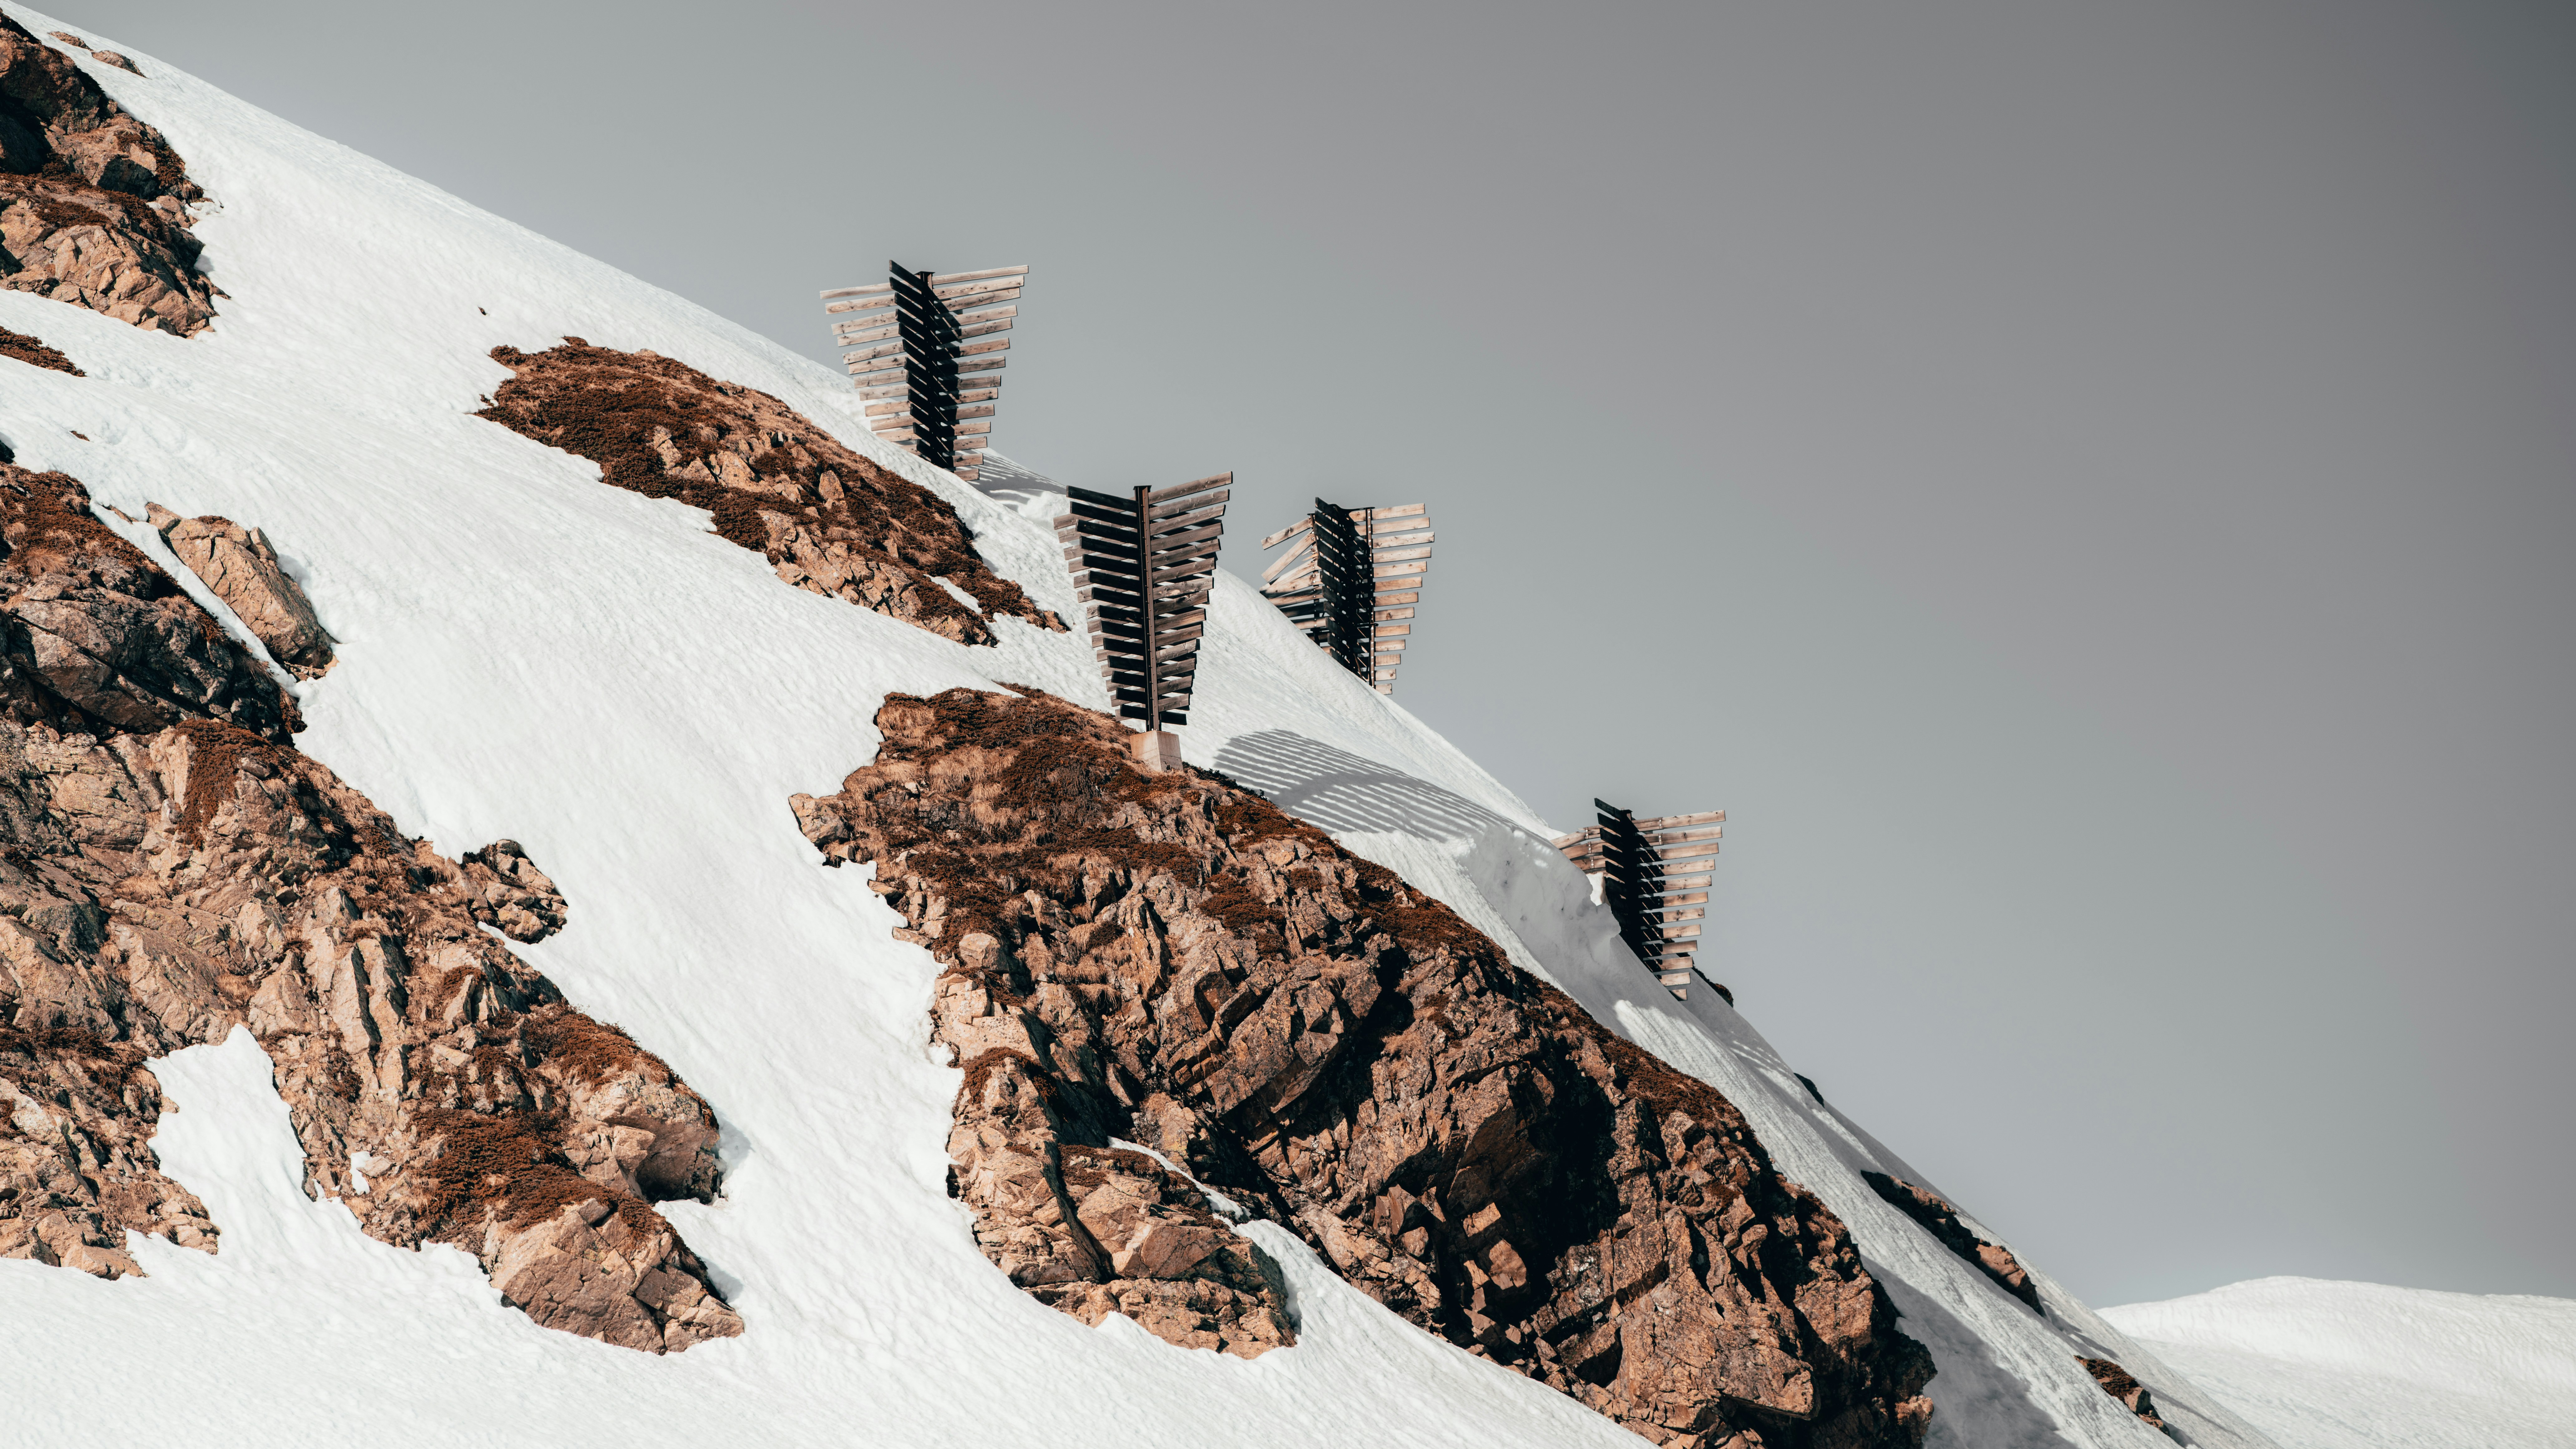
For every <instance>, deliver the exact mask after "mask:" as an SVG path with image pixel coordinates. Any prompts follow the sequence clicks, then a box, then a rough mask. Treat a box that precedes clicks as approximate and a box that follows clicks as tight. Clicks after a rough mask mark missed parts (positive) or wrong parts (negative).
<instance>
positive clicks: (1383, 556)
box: [1373, 548, 1431, 573]
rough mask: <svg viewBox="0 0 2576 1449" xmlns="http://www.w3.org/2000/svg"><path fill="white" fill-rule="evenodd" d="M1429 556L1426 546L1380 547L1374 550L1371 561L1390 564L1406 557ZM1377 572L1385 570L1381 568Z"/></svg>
mask: <svg viewBox="0 0 2576 1449" xmlns="http://www.w3.org/2000/svg"><path fill="white" fill-rule="evenodd" d="M1429 557H1431V550H1429V549H1427V548H1381V549H1378V550H1377V551H1376V552H1375V554H1374V556H1373V561H1374V562H1376V563H1379V564H1391V563H1402V562H1404V561H1405V560H1406V559H1413V558H1429ZM1379 572H1380V573H1384V572H1385V570H1384V569H1383V568H1381V569H1380V570H1379Z"/></svg>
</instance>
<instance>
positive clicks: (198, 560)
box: [149, 503, 335, 679]
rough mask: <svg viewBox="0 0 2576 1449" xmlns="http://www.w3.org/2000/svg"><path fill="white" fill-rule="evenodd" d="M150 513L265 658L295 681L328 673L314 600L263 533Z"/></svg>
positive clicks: (326, 646)
mask: <svg viewBox="0 0 2576 1449" xmlns="http://www.w3.org/2000/svg"><path fill="white" fill-rule="evenodd" d="M149 511H150V516H151V519H152V527H153V529H154V531H155V532H158V533H159V534H160V535H161V541H162V542H164V543H166V544H168V545H170V551H171V552H172V553H174V554H177V555H178V556H179V562H181V563H183V564H186V565H187V566H188V567H189V569H190V570H191V571H192V572H194V573H195V574H196V576H197V577H198V578H200V579H203V580H205V583H206V587H207V588H209V589H212V590H213V591H214V594H215V597H216V598H219V599H221V600H223V601H224V603H225V604H226V605H227V606H228V607H230V608H231V609H232V611H233V613H234V614H235V615H236V616H237V617H238V618H240V620H241V621H242V624H243V626H244V627H245V628H248V629H249V630H250V632H251V633H252V634H253V635H254V636H256V637H257V638H258V640H259V642H260V644H261V645H262V646H263V647H265V648H266V649H267V650H268V657H269V658H271V659H274V660H276V661H277V662H278V663H280V664H282V665H284V666H286V668H287V669H289V670H291V671H293V672H294V674H295V676H296V677H297V678H298V679H318V678H320V677H321V676H322V675H324V674H327V673H329V672H330V670H331V662H332V660H331V645H332V644H333V643H334V642H335V641H334V640H333V639H332V638H331V634H330V631H328V630H326V629H324V628H323V627H322V621H321V620H320V619H317V618H315V617H314V614H313V601H312V600H311V599H308V598H306V597H305V596H304V586H303V585H302V584H299V583H297V582H296V581H295V580H294V579H293V578H292V577H290V576H289V575H288V574H287V572H286V565H285V564H284V563H282V562H280V561H279V559H278V557H277V550H276V548H274V547H273V546H271V545H270V543H269V541H268V535H267V534H264V533H262V532H260V531H259V530H258V529H256V528H244V527H243V526H241V525H240V524H238V523H235V522H233V521H232V520H231V519H229V518H216V517H212V516H208V517H203V518H181V517H180V516H179V515H177V514H175V513H172V512H171V511H170V510H169V509H167V508H164V507H162V506H161V505H160V504H158V503H155V504H153V505H151V508H150V510H149Z"/></svg>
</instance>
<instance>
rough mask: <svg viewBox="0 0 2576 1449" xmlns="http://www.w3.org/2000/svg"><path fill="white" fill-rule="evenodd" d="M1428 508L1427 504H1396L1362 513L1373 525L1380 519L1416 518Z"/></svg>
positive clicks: (1366, 510)
mask: <svg viewBox="0 0 2576 1449" xmlns="http://www.w3.org/2000/svg"><path fill="white" fill-rule="evenodd" d="M1430 507H1431V505H1429V504H1427V503H1396V504H1390V505H1387V506H1384V507H1379V508H1370V509H1365V510H1362V511H1363V512H1365V513H1366V514H1367V515H1368V521H1369V522H1371V523H1375V522H1376V521H1378V520H1379V519H1381V518H1414V517H1418V516H1420V515H1421V514H1423V513H1425V512H1427V511H1429V509H1430Z"/></svg>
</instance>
